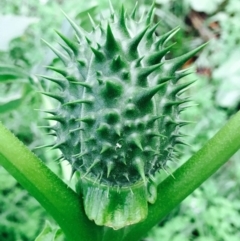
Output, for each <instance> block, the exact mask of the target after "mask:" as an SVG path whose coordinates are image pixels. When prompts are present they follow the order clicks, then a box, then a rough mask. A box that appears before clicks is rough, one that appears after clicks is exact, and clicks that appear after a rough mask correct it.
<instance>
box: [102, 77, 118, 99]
mask: <svg viewBox="0 0 240 241" xmlns="http://www.w3.org/2000/svg"><path fill="white" fill-rule="evenodd" d="M104 92H105V97H109V98H114V97H119V96H121V94H122V85H120V84H118V83H116V82H114V81H111V80H106V81H105V91H104Z"/></svg>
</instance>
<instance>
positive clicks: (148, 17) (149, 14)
mask: <svg viewBox="0 0 240 241" xmlns="http://www.w3.org/2000/svg"><path fill="white" fill-rule="evenodd" d="M154 9H155V1H153V3H152V5H151V7H150V10H149V12H148V14H147V17H146V25H149V24H150V23H151V22H152V18H153V12H154Z"/></svg>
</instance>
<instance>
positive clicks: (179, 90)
mask: <svg viewBox="0 0 240 241" xmlns="http://www.w3.org/2000/svg"><path fill="white" fill-rule="evenodd" d="M195 82H196V80H193V81H188V82H186V83H183V84H179V85H175V87H174V89H173V90H172V91H171V95H172V96H176V95H177V94H180V93H182V92H184V91H185V90H186V88H187V87H189V86H190V85H192V84H193V83H195Z"/></svg>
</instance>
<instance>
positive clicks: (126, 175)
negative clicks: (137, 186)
mask: <svg viewBox="0 0 240 241" xmlns="http://www.w3.org/2000/svg"><path fill="white" fill-rule="evenodd" d="M123 176H124V177H125V178H126V179H127V180H128V181H129V182H130V180H129V176H128V174H127V173H126V172H125V173H123Z"/></svg>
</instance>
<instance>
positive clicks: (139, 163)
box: [133, 158, 147, 185]
mask: <svg viewBox="0 0 240 241" xmlns="http://www.w3.org/2000/svg"><path fill="white" fill-rule="evenodd" d="M133 165H134V166H135V168H136V169H137V171H138V173H139V175H140V177H141V178H142V180H143V182H144V185H147V181H146V177H145V172H144V162H143V161H142V159H141V158H135V159H134V161H133Z"/></svg>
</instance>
